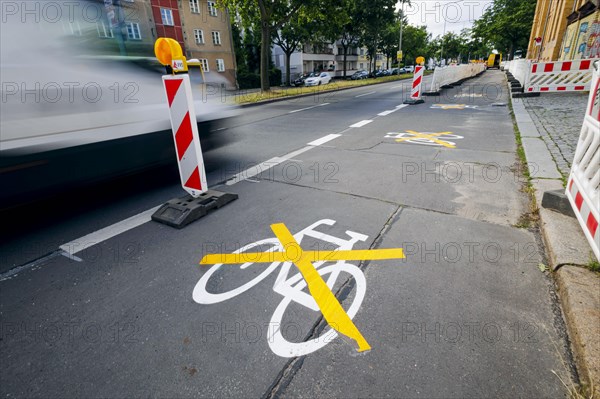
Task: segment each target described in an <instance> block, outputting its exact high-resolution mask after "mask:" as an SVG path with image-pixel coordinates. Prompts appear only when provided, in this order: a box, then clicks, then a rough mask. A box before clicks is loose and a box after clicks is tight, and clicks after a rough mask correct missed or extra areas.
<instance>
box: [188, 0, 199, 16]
mask: <svg viewBox="0 0 600 399" xmlns="http://www.w3.org/2000/svg"><path fill="white" fill-rule="evenodd" d="M198 1H199V0H190V11H191V12H192V13H194V14H200V4H198Z"/></svg>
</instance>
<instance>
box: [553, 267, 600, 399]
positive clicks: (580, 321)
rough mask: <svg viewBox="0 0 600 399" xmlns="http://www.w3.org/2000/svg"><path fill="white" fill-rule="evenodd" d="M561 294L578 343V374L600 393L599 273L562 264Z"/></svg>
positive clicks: (567, 318)
mask: <svg viewBox="0 0 600 399" xmlns="http://www.w3.org/2000/svg"><path fill="white" fill-rule="evenodd" d="M556 276H557V280H558V285H559V290H560V294H561V295H560V298H561V301H562V302H563V309H564V312H565V317H566V321H567V327H568V329H569V337H570V338H571V341H572V342H573V344H574V347H575V360H576V361H577V367H578V369H579V375H580V376H581V377H583V378H584V380H585V382H586V383H587V384H588V389H590V390H591V389H592V387H594V388H595V389H596V394H599V393H600V390H598V387H600V341H598V330H599V329H600V276H599V275H598V273H594V272H592V271H590V270H587V269H584V268H580V267H576V266H569V265H566V266H563V267H561V268H560V269H558V272H557V273H556Z"/></svg>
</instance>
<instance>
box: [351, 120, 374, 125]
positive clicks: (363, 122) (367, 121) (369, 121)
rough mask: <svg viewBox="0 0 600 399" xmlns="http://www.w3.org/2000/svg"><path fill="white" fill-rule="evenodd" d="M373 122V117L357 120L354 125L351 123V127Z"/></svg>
mask: <svg viewBox="0 0 600 399" xmlns="http://www.w3.org/2000/svg"><path fill="white" fill-rule="evenodd" d="M371 122H373V120H372V119H365V120H364V121H360V122H356V123H355V124H354V125H350V127H363V126H364V125H368V124H369V123H371Z"/></svg>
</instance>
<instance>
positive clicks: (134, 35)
mask: <svg viewBox="0 0 600 399" xmlns="http://www.w3.org/2000/svg"><path fill="white" fill-rule="evenodd" d="M125 26H127V38H128V39H131V40H141V39H142V34H141V33H140V24H138V23H137V22H126V23H125Z"/></svg>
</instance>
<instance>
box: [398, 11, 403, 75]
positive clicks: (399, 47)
mask: <svg viewBox="0 0 600 399" xmlns="http://www.w3.org/2000/svg"><path fill="white" fill-rule="evenodd" d="M399 16H400V40H399V42H398V53H399V54H400V55H401V56H402V57H403V55H402V19H403V18H404V2H403V1H401V2H400V13H399ZM397 58H398V57H397ZM400 61H401V60H400V59H398V68H400Z"/></svg>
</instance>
